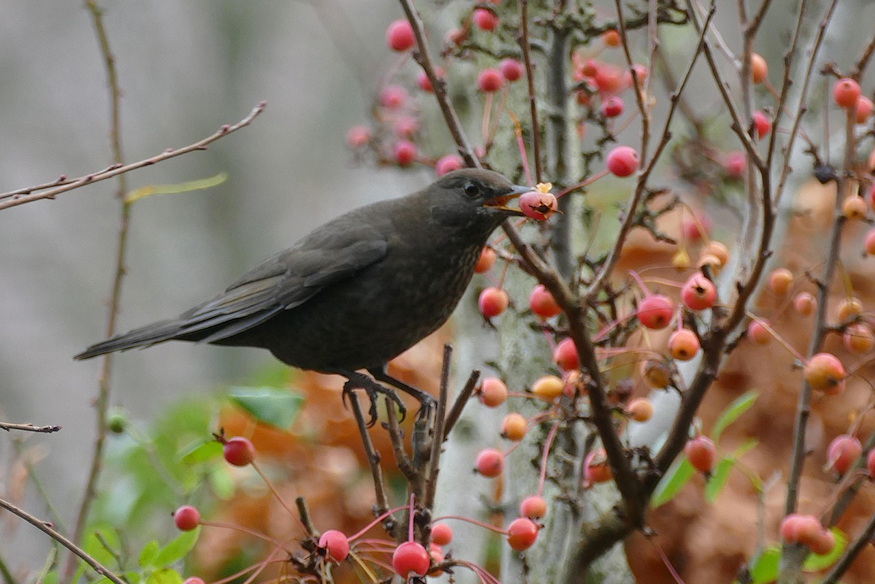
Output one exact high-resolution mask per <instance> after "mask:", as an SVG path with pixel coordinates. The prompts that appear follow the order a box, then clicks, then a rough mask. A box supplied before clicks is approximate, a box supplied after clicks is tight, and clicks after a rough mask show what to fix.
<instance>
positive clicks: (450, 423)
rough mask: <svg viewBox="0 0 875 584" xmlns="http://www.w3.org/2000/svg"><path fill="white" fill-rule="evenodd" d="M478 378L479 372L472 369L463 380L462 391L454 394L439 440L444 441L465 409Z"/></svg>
mask: <svg viewBox="0 0 875 584" xmlns="http://www.w3.org/2000/svg"><path fill="white" fill-rule="evenodd" d="M479 379H480V372H479V371H476V370H475V371H472V372H471V375H469V376H468V381H467V382H465V386H464V387H463V388H462V391H460V392H459V395H458V396H456V401H454V402H453V407H451V408H450V413H449V414H447V420H446V422H444V433H443V437H442V438H441V441H446V439H447V437H448V436H449V435H450V431H451V430H452V429H453V427H454V426H455V425H456V422H458V421H459V417H461V415H462V410H464V409H465V406H466V405H467V404H468V400H469V399H471V394H473V393H474V389H475V388H476V387H477V381H478V380H479Z"/></svg>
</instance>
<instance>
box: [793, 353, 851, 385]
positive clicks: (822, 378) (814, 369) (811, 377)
mask: <svg viewBox="0 0 875 584" xmlns="http://www.w3.org/2000/svg"><path fill="white" fill-rule="evenodd" d="M802 376H803V377H804V378H805V381H806V382H807V383H808V385H810V386H811V389H813V390H815V391H823V392H825V393H827V394H829V395H834V394H836V393H841V392H842V390H844V386H845V377H846V374H845V367H844V365H842V362H841V361H839V359H838V357H836V356H835V355H833V354H831V353H817V354H816V355H813V356H812V357H811V359H809V360H808V363H806V364H805V367H804V368H803V369H802Z"/></svg>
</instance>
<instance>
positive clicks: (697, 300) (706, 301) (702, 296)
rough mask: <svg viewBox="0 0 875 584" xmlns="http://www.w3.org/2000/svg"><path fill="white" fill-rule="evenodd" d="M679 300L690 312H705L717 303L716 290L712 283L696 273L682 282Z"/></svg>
mask: <svg viewBox="0 0 875 584" xmlns="http://www.w3.org/2000/svg"><path fill="white" fill-rule="evenodd" d="M681 299H682V300H683V301H684V305H685V306H686V307H687V308H689V309H690V310H706V309H708V308H711V307H712V306H714V303H715V302H716V301H717V288H716V287H715V286H714V282H712V281H711V280H709V279H708V278H706V277H705V276H703V275H702V274H699V273H696V274H693V275H692V276H690V277H689V279H687V281H686V282H684V285H683V287H682V288H681Z"/></svg>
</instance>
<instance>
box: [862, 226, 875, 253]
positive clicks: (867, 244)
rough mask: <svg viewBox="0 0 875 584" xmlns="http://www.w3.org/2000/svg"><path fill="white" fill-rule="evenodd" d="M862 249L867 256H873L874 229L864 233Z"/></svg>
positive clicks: (874, 246) (874, 247)
mask: <svg viewBox="0 0 875 584" xmlns="http://www.w3.org/2000/svg"><path fill="white" fill-rule="evenodd" d="M863 249H865V250H866V254H867V255H875V227H873V228H872V229H870V230H869V231H867V232H866V239H865V240H864V241H863Z"/></svg>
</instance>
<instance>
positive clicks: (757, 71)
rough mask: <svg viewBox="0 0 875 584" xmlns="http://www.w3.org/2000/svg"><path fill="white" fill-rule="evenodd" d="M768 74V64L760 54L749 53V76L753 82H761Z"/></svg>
mask: <svg viewBox="0 0 875 584" xmlns="http://www.w3.org/2000/svg"><path fill="white" fill-rule="evenodd" d="M768 76H769V65H768V64H767V63H766V60H765V59H763V58H762V56H760V55H758V54H756V53H751V55H750V77H751V79H752V80H753V82H754V83H762V82H763V81H765V80H766V77H768Z"/></svg>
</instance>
